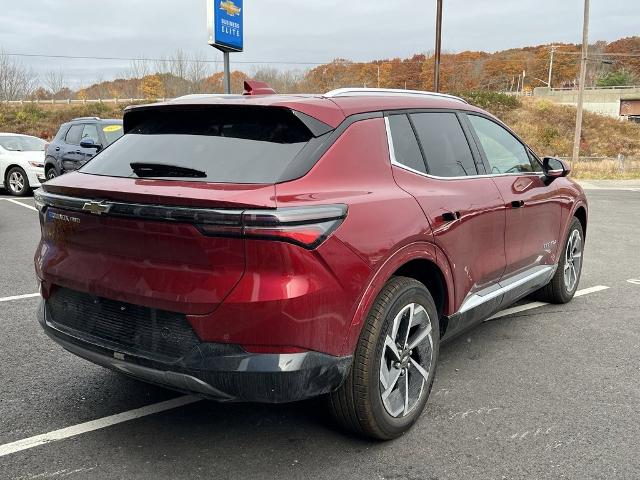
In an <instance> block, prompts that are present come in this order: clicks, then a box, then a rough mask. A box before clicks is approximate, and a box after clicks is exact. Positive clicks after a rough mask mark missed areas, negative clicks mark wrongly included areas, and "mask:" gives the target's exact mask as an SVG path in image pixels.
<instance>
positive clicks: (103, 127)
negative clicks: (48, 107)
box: [44, 117, 122, 180]
mask: <svg viewBox="0 0 640 480" xmlns="http://www.w3.org/2000/svg"><path fill="white" fill-rule="evenodd" d="M121 136H122V120H114V119H101V118H99V117H80V118H74V119H73V120H71V121H70V122H67V123H63V124H62V126H61V127H60V130H58V133H57V134H56V136H55V138H54V139H53V141H52V142H51V143H50V144H49V145H48V146H47V148H46V157H45V163H44V169H45V175H46V177H47V180H49V179H51V178H54V177H57V176H58V175H62V174H63V173H66V172H71V171H73V170H77V169H78V168H80V167H81V166H82V165H84V164H85V163H87V162H88V161H89V159H91V158H92V157H93V156H94V155H95V154H96V153H98V152H99V151H100V150H102V149H103V148H105V147H108V146H109V145H111V144H112V143H113V142H115V141H116V140H117V139H119V138H120V137H121Z"/></svg>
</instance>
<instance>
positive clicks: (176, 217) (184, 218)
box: [34, 189, 347, 249]
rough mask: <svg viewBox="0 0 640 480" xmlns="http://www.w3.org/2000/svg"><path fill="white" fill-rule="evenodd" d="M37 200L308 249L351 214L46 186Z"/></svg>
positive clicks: (333, 208) (40, 205) (42, 207)
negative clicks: (135, 198)
mask: <svg viewBox="0 0 640 480" xmlns="http://www.w3.org/2000/svg"><path fill="white" fill-rule="evenodd" d="M34 201H35V206H36V208H37V209H38V210H39V211H40V213H41V214H43V213H44V212H45V211H46V209H47V208H48V207H53V208H59V209H62V210H72V211H79V212H82V213H92V214H96V215H108V216H114V217H128V218H136V219H143V220H157V221H165V222H177V223H190V224H193V225H195V226H196V228H198V230H200V232H201V233H203V234H204V235H208V236H225V237H246V238H258V239H269V240H279V241H282V242H289V243H295V244H296V245H300V246H302V247H305V248H309V249H313V248H316V247H317V246H318V245H320V244H321V243H322V242H323V241H324V240H325V239H326V238H327V237H328V236H329V235H331V233H332V232H334V231H335V229H336V228H338V226H339V225H340V224H341V223H342V221H343V220H344V219H345V217H346V216H347V206H346V205H343V204H331V205H314V206H308V207H285V208H275V209H261V210H240V209H238V210H235V209H233V210H231V209H210V208H190V207H178V206H167V205H152V204H137V203H122V202H112V201H108V200H102V201H97V200H92V199H88V198H76V197H67V196H64V195H57V194H55V193H50V192H45V191H43V190H42V189H39V190H36V192H35V193H34ZM41 216H42V215H41Z"/></svg>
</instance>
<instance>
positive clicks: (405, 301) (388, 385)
mask: <svg viewBox="0 0 640 480" xmlns="http://www.w3.org/2000/svg"><path fill="white" fill-rule="evenodd" d="M439 340H440V332H439V322H438V313H437V310H436V307H435V304H434V302H433V298H432V297H431V294H430V293H429V291H428V290H427V288H426V287H425V286H424V285H423V284H422V283H420V282H418V281H417V280H414V279H412V278H406V277H394V278H392V279H391V280H389V282H388V283H387V284H386V285H385V287H384V288H383V289H382V291H381V292H380V294H379V295H378V297H377V299H376V301H375V303H374V304H373V306H372V308H371V311H370V312H369V315H368V317H367V320H366V322H365V325H364V327H363V329H362V333H361V335H360V339H359V341H358V345H357V347H356V352H355V355H354V359H353V365H352V368H351V372H350V373H349V375H348V377H347V379H346V380H345V382H344V383H343V384H342V386H341V387H340V388H339V389H338V390H336V391H335V392H333V393H332V394H331V395H330V407H331V410H332V413H333V415H334V417H335V418H336V420H337V421H338V422H339V423H340V424H341V425H342V426H343V427H345V428H347V429H349V430H351V431H353V432H355V433H358V434H360V435H363V436H367V437H370V438H375V439H379V440H389V439H392V438H396V437H398V436H400V435H402V434H403V433H404V432H406V431H407V430H408V429H409V428H410V427H411V426H412V425H413V424H414V423H415V421H416V420H417V419H418V418H419V417H420V414H421V413H422V411H423V409H424V406H425V404H426V403H427V398H428V397H429V393H430V392H431V386H432V385H433V379H434V375H435V367H436V363H437V360H438V352H439Z"/></svg>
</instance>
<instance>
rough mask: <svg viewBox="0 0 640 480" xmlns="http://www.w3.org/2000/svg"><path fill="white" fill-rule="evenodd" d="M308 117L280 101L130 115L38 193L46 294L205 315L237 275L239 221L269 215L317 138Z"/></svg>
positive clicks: (240, 267)
mask: <svg viewBox="0 0 640 480" xmlns="http://www.w3.org/2000/svg"><path fill="white" fill-rule="evenodd" d="M301 118H302V119H301ZM305 120H306V119H305V118H304V117H300V116H299V115H298V114H297V113H296V112H293V111H291V110H289V109H285V108H279V107H278V108H276V107H231V106H225V107H218V106H216V107H207V108H196V107H184V106H182V107H180V108H175V107H174V108H169V107H163V108H150V109H143V110H141V111H136V110H134V111H133V112H130V113H127V114H126V115H125V135H124V136H123V137H122V138H120V139H119V140H118V141H116V142H115V143H113V145H111V146H109V147H108V148H106V149H105V150H103V151H102V152H100V153H99V154H98V155H97V156H96V157H94V158H93V159H92V160H91V161H90V162H89V163H87V164H86V165H85V166H84V167H83V168H82V169H81V170H80V171H79V172H75V173H71V174H68V175H64V176H61V177H59V178H56V179H55V180H53V181H51V182H47V183H46V184H45V185H44V188H43V189H41V190H40V191H38V192H37V194H36V205H37V206H38V208H39V210H40V221H41V227H42V240H41V243H40V246H39V248H38V251H37V253H36V271H37V273H38V276H39V277H40V278H41V279H42V280H43V286H44V290H45V292H46V291H48V290H50V289H52V288H53V291H55V289H56V288H59V287H64V288H65V289H71V290H74V291H77V292H82V293H86V294H89V295H93V296H96V297H100V298H106V299H111V300H117V301H121V302H127V303H130V304H134V305H141V306H145V307H149V308H155V309H161V310H166V311H170V312H179V313H184V314H206V313H210V312H212V311H213V310H215V308H216V307H217V305H219V304H220V302H222V301H223V300H224V298H225V297H226V296H227V295H228V294H229V292H230V291H231V290H232V289H233V287H234V286H235V285H236V283H237V282H238V281H239V280H240V278H241V276H242V275H243V272H244V270H245V251H244V239H243V232H244V227H243V221H244V220H243V219H245V218H249V217H250V218H252V219H255V218H261V217H262V215H261V214H259V215H256V211H258V212H262V211H264V212H270V211H276V210H275V209H276V207H277V205H276V203H275V200H274V197H275V183H276V182H278V181H281V180H282V179H283V178H286V177H287V175H290V174H289V173H287V172H290V171H299V166H296V165H297V164H298V163H299V162H301V161H303V159H304V158H305V157H307V156H308V151H309V150H314V149H316V148H317V144H318V142H319V141H320V139H319V137H321V136H323V135H320V134H318V133H319V132H318V131H317V127H318V125H314V126H313V128H309V127H308V126H307V125H306V123H305ZM315 122H317V121H315ZM314 132H315V134H314ZM320 133H326V132H320ZM248 212H250V213H251V215H249V217H247V213H248Z"/></svg>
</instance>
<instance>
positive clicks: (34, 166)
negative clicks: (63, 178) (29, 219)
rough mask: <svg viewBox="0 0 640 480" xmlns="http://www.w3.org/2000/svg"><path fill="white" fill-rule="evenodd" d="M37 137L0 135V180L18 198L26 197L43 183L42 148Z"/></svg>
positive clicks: (12, 134)
mask: <svg viewBox="0 0 640 480" xmlns="http://www.w3.org/2000/svg"><path fill="white" fill-rule="evenodd" d="M45 145H46V142H45V141H44V140H42V139H40V138H38V137H32V136H30V135H20V134H17V133H0V179H2V180H1V181H2V184H1V185H2V186H3V187H4V188H5V189H6V190H7V191H8V192H9V193H10V194H11V195H15V196H18V197H22V196H25V195H28V194H29V193H30V192H31V190H32V189H34V188H38V187H39V186H40V182H42V181H44V147H45Z"/></svg>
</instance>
